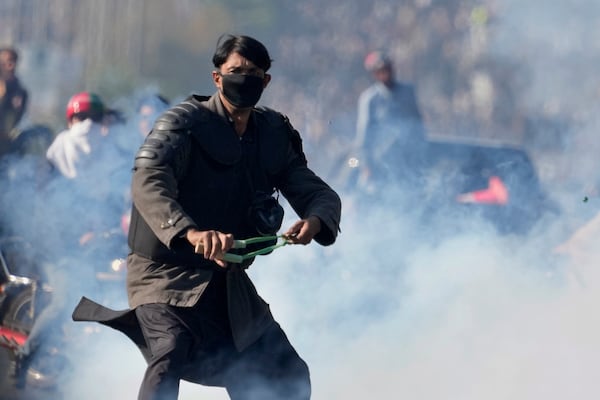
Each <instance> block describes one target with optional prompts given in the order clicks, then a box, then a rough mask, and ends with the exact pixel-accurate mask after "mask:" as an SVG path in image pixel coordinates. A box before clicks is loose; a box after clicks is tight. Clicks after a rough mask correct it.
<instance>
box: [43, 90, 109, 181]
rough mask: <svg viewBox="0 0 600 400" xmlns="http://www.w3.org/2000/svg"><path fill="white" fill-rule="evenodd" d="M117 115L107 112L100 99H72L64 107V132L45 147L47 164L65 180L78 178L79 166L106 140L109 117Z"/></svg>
mask: <svg viewBox="0 0 600 400" xmlns="http://www.w3.org/2000/svg"><path fill="white" fill-rule="evenodd" d="M113 115H118V113H116V112H115V111H113V110H110V109H108V108H107V107H106V106H105V105H104V102H103V101H102V99H101V98H100V96H99V95H98V94H96V93H92V92H81V93H77V94H75V95H73V96H72V97H71V98H70V99H69V102H68V103H67V109H66V119H67V129H66V130H64V131H62V132H61V133H59V134H58V135H57V136H56V138H55V139H54V141H53V142H52V144H51V145H50V146H49V147H48V150H47V152H46V157H47V158H48V161H50V163H51V164H52V165H53V166H54V167H55V168H56V169H57V170H58V171H59V172H60V173H61V174H62V175H63V176H65V177H66V178H69V179H74V178H76V177H77V176H78V174H79V172H80V169H81V167H82V165H84V164H86V163H89V162H90V158H92V157H93V156H94V154H96V153H98V151H99V148H100V147H101V145H102V144H103V141H102V139H103V138H106V137H107V136H108V133H109V130H108V122H109V117H111V116H113Z"/></svg>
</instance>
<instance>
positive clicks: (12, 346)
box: [0, 235, 125, 389]
mask: <svg viewBox="0 0 600 400" xmlns="http://www.w3.org/2000/svg"><path fill="white" fill-rule="evenodd" d="M100 239H104V240H107V239H108V237H107V236H106V235H100ZM96 242H97V241H96ZM96 247H97V246H96ZM94 250H95V248H94ZM23 254H30V255H32V254H34V252H33V251H32V249H31V246H30V245H29V244H28V243H27V242H26V241H24V240H22V239H20V238H3V239H0V347H2V348H4V349H6V350H7V353H8V358H9V360H10V363H11V366H12V368H7V369H6V371H3V372H4V374H6V376H1V377H0V381H2V380H4V381H5V382H8V384H9V385H12V386H13V387H15V388H17V389H20V388H23V387H25V386H30V387H35V388H37V389H55V388H56V387H57V385H58V384H59V382H60V379H61V378H64V377H65V376H66V375H67V374H68V371H69V368H70V366H71V365H70V362H69V357H68V354H67V352H68V351H67V349H68V348H70V347H71V348H72V346H73V345H78V344H83V343H85V340H83V339H84V336H86V335H89V334H93V333H94V332H92V331H89V330H81V331H78V330H77V329H76V328H75V327H74V326H72V324H70V321H69V320H68V319H65V320H64V321H63V322H62V323H59V324H58V325H56V324H52V326H51V327H49V328H48V329H45V330H44V331H43V332H42V334H43V337H44V340H43V343H44V344H43V345H40V346H37V345H36V346H35V348H34V349H33V351H32V354H31V356H28V357H26V362H24V361H23V360H24V359H23V348H24V345H25V343H26V342H27V339H28V338H29V335H30V333H31V332H32V330H33V329H34V326H35V324H36V322H37V321H38V319H39V317H40V315H41V314H42V312H43V311H44V309H46V308H47V307H49V305H50V304H51V302H52V297H53V296H57V295H61V293H57V292H55V288H53V287H52V286H51V285H49V284H48V283H46V281H47V280H46V279H44V278H43V277H42V276H41V274H40V273H39V271H36V268H35V266H33V267H32V265H31V264H34V263H35V261H34V262H32V263H29V262H28V261H26V260H24V257H23ZM27 258H32V257H27ZM33 258H35V256H33ZM28 263H29V265H28V267H26V268H23V264H28ZM101 265H103V268H96V270H95V271H94V272H95V274H94V276H95V279H96V282H94V284H97V285H103V286H102V288H103V293H106V294H107V295H109V294H110V296H113V298H114V293H115V290H116V288H118V286H119V285H122V284H124V279H125V263H124V261H123V259H120V258H117V259H112V260H110V262H106V260H104V259H103V260H102V263H101ZM17 269H18V270H25V272H26V274H24V273H19V274H18V275H17V274H14V273H13V272H12V271H13V270H17ZM24 275H30V276H24ZM74 342H75V343H74Z"/></svg>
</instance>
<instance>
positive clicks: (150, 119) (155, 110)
mask: <svg viewBox="0 0 600 400" xmlns="http://www.w3.org/2000/svg"><path fill="white" fill-rule="evenodd" d="M169 104H170V102H169V100H167V98H166V97H164V96H163V95H161V94H149V95H147V96H144V97H143V98H142V99H140V101H139V103H138V106H137V119H138V121H137V122H138V132H139V134H140V136H141V137H142V139H145V138H146V136H148V134H149V133H150V130H151V129H152V124H153V123H154V121H155V120H156V118H158V116H159V115H160V114H162V113H163V111H165V110H166V109H167V108H169ZM138 147H139V146H138Z"/></svg>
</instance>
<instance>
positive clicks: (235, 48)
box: [212, 34, 273, 72]
mask: <svg viewBox="0 0 600 400" xmlns="http://www.w3.org/2000/svg"><path fill="white" fill-rule="evenodd" d="M232 53H239V54H240V55H241V56H243V57H245V58H247V59H248V60H250V61H252V62H253V63H254V64H255V65H256V66H257V67H259V68H260V69H262V70H263V71H265V72H267V71H268V70H269V68H271V61H273V60H271V57H270V56H269V52H268V51H267V48H266V47H265V46H264V45H263V44H262V43H261V42H259V41H258V40H256V39H254V38H251V37H249V36H244V35H230V34H226V35H222V36H221V37H220V38H219V41H218V42H217V49H216V50H215V54H214V56H213V59H212V62H213V64H214V66H215V68H220V67H221V65H223V64H224V63H225V61H227V58H228V57H229V56H230V55H231V54H232Z"/></svg>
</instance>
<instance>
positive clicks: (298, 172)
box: [278, 130, 342, 246]
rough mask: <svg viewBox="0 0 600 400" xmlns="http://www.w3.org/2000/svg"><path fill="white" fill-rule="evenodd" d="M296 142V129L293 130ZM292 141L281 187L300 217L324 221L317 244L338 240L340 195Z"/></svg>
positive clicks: (340, 210)
mask: <svg viewBox="0 0 600 400" xmlns="http://www.w3.org/2000/svg"><path fill="white" fill-rule="evenodd" d="M290 134H291V135H293V136H292V137H293V138H294V137H295V138H296V142H297V141H299V140H300V136H299V134H298V132H297V131H295V130H292V133H290ZM293 143H294V140H292V141H290V144H289V146H288V148H287V162H286V166H285V168H284V171H283V173H282V174H281V176H280V179H279V185H278V189H279V190H281V193H282V194H283V195H284V196H285V198H286V199H287V200H288V202H289V203H290V205H291V206H292V208H293V209H294V211H296V213H297V214H298V215H299V216H300V217H301V218H308V217H311V216H316V217H318V218H319V219H320V220H321V231H320V232H319V233H318V234H317V235H316V236H315V240H316V241H317V243H319V244H321V245H323V246H328V245H331V244H333V243H334V242H335V239H336V237H337V234H338V232H339V231H340V219H341V212H342V202H341V200H340V197H339V196H338V194H337V193H336V192H335V191H334V190H333V189H332V188H331V187H330V186H329V185H328V184H327V183H325V181H323V179H321V178H320V177H319V176H317V175H316V174H315V173H314V172H313V171H312V170H311V169H310V168H309V167H308V165H307V162H306V158H305V157H304V154H303V153H302V149H301V148H299V147H298V146H294V145H293Z"/></svg>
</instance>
